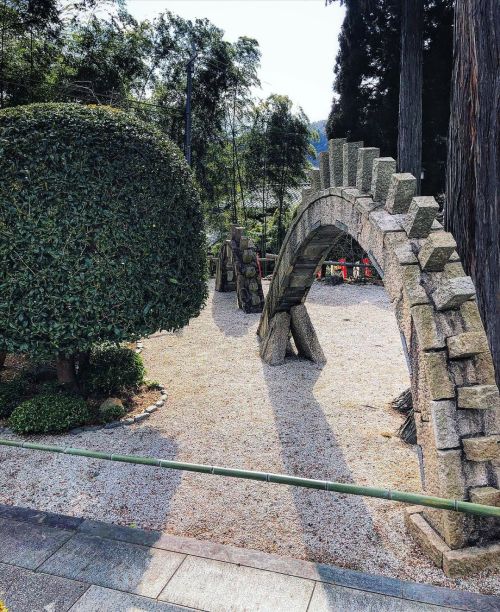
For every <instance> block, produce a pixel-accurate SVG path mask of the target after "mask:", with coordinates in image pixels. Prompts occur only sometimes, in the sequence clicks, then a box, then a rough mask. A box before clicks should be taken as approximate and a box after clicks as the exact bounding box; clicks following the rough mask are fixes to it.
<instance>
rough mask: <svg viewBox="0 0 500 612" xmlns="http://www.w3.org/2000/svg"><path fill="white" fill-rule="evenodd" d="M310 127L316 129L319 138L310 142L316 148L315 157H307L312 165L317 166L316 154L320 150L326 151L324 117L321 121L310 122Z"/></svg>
mask: <svg viewBox="0 0 500 612" xmlns="http://www.w3.org/2000/svg"><path fill="white" fill-rule="evenodd" d="M311 127H312V128H313V129H315V130H317V131H318V133H319V140H318V141H317V142H312V143H311V144H312V146H313V147H314V148H315V149H316V159H312V158H309V159H310V161H311V163H312V164H313V166H318V155H319V153H321V152H322V151H328V138H327V137H326V129H325V128H326V119H324V120H323V121H315V122H314V123H311Z"/></svg>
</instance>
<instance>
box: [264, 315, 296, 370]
mask: <svg viewBox="0 0 500 612" xmlns="http://www.w3.org/2000/svg"><path fill="white" fill-rule="evenodd" d="M289 335H290V315H289V313H288V312H277V313H276V314H275V315H274V317H273V318H272V319H271V321H270V323H269V329H268V332H267V335H266V337H265V338H264V339H263V340H262V343H261V347H260V356H261V357H262V359H263V360H264V361H265V362H266V363H267V364H269V365H272V366H274V365H281V364H282V363H283V362H284V361H285V354H286V347H287V344H288V337H289Z"/></svg>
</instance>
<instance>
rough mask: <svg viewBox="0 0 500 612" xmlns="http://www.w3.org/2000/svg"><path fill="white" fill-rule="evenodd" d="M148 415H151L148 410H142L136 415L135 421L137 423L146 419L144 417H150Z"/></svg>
mask: <svg viewBox="0 0 500 612" xmlns="http://www.w3.org/2000/svg"><path fill="white" fill-rule="evenodd" d="M148 416H149V413H148V412H141V413H140V414H137V415H136V416H135V417H134V421H135V422H136V423H139V422H140V421H144V419H147V418H148Z"/></svg>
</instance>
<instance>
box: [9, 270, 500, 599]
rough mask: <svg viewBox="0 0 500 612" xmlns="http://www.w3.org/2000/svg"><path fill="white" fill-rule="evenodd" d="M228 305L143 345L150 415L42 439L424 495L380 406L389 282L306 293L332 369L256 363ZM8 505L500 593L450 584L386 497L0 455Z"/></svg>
mask: <svg viewBox="0 0 500 612" xmlns="http://www.w3.org/2000/svg"><path fill="white" fill-rule="evenodd" d="M267 286H268V283H267V282H265V283H264V289H265V290H266V289H267ZM212 289H213V285H212ZM235 300H236V298H235V294H234V293H233V294H230V293H229V294H217V293H216V294H214V293H213V291H211V293H210V299H209V301H208V304H207V306H206V308H205V309H204V311H203V312H202V314H201V316H200V317H199V318H197V319H195V320H193V321H192V322H191V324H190V325H189V326H188V327H187V328H185V329H184V330H183V331H181V332H178V333H175V334H170V333H164V332H161V333H158V334H156V335H154V336H153V337H151V338H149V339H146V340H144V349H143V357H144V360H145V363H146V367H147V370H148V377H149V378H151V379H153V380H158V381H160V382H161V383H164V384H165V385H166V388H167V391H168V400H167V402H166V404H165V406H164V407H163V408H162V409H161V410H160V411H157V412H154V413H153V414H152V415H151V417H150V418H149V419H148V420H147V421H145V422H143V423H138V424H134V425H131V426H130V427H127V428H121V429H118V430H117V429H115V430H111V431H110V430H105V429H104V430H101V431H97V432H83V433H81V434H78V435H75V436H71V437H70V439H69V438H68V437H67V436H44V437H39V438H38V440H40V441H41V442H45V443H56V444H71V446H80V447H86V448H93V449H102V450H106V451H111V452H119V453H134V454H139V455H140V454H144V455H154V456H161V457H163V458H176V459H178V460H182V461H192V462H197V463H209V464H218V465H223V466H227V467H235V468H244V469H253V470H264V471H272V472H284V473H288V474H294V475H298V476H308V477H314V478H326V479H330V480H340V481H345V482H348V481H352V482H356V483H359V484H362V485H372V486H379V487H386V488H393V489H402V490H406V491H420V477H419V468H418V460H417V456H416V452H415V449H414V448H412V447H410V446H407V445H405V444H404V443H402V442H401V440H399V439H398V438H397V437H395V436H394V435H393V434H394V432H395V431H396V430H397V428H398V426H399V425H400V424H401V421H402V417H401V416H400V415H399V414H397V413H395V412H394V411H392V410H391V409H390V408H389V407H388V406H387V403H388V402H389V401H390V400H391V399H392V398H394V397H395V396H396V395H397V394H399V393H400V392H401V391H403V390H404V389H405V388H406V387H407V386H408V385H409V380H408V373H407V369H406V364H405V360H404V356H403V351H402V348H401V344H400V338H399V332H398V329H397V325H396V320H395V317H394V315H393V313H392V311H391V308H390V305H389V303H388V300H387V298H386V294H385V292H384V290H383V288H382V287H376V286H347V285H341V286H337V287H331V286H325V285H321V284H317V283H316V284H315V285H314V286H313V288H312V290H311V293H310V295H309V297H308V300H307V307H308V310H309V313H310V315H311V318H312V320H313V323H314V325H315V328H316V330H317V333H318V336H319V340H320V342H321V345H322V347H323V350H324V352H325V355H326V357H327V359H328V363H327V364H326V366H325V367H324V368H323V369H318V368H317V367H315V366H314V365H313V364H312V363H310V362H307V361H302V360H299V359H291V360H288V361H287V362H286V363H285V364H284V365H283V366H278V367H270V366H267V365H265V364H263V363H262V361H261V360H260V358H259V354H258V341H257V337H256V333H255V332H256V329H257V325H258V321H259V315H245V314H244V313H243V312H242V311H240V310H238V309H237V307H236V303H235ZM0 503H10V504H17V505H21V506H30V507H35V508H38V509H40V510H49V511H54V512H62V513H66V514H72V515H78V516H85V517H89V518H94V519H101V520H105V521H111V522H116V523H119V524H123V525H135V526H138V527H143V528H149V529H162V530H164V531H167V532H169V533H173V534H177V535H185V536H192V537H196V538H200V539H206V540H212V541H216V542H220V543H224V544H233V545H236V546H242V547H246V548H255V549H259V550H263V551H267V552H272V553H277V554H280V555H284V556H291V557H296V558H302V559H309V560H313V561H318V562H324V563H333V564H336V565H340V566H344V567H349V568H352V569H358V570H362V571H365V572H373V573H378V574H383V575H386V576H393V577H397V578H402V579H409V580H416V581H420V582H427V583H432V584H436V585H442V586H448V587H456V588H462V589H468V590H471V591H477V592H483V593H500V580H499V574H498V573H493V572H488V571H486V572H483V573H482V574H480V575H479V576H476V577H474V578H470V579H457V580H450V579H447V578H446V577H445V576H444V575H443V573H442V572H441V570H438V569H436V568H435V567H434V566H433V565H432V563H431V562H430V561H429V560H428V559H427V558H426V557H425V556H424V555H423V554H422V553H421V552H420V551H419V548H418V547H417V546H416V545H415V544H414V543H413V541H412V540H411V538H410V537H409V536H408V535H407V533H406V531H405V528H404V525H403V507H402V505H399V504H396V503H392V502H385V501H381V500H375V499H369V498H362V497H354V496H346V495H339V494H331V493H328V494H327V493H324V492H320V491H310V490H306V489H295V488H291V487H286V486H281V485H270V484H266V483H259V482H249V481H244V480H236V479H228V478H221V477H215V476H206V475H197V474H189V473H180V472H170V471H166V470H159V469H154V468H148V467H144V466H132V465H126V464H119V463H107V462H104V461H97V460H90V459H84V458H76V457H69V456H62V455H50V454H45V453H35V452H33V451H24V450H20V449H7V448H0Z"/></svg>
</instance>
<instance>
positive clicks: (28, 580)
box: [0, 565, 88, 612]
mask: <svg viewBox="0 0 500 612" xmlns="http://www.w3.org/2000/svg"><path fill="white" fill-rule="evenodd" d="M6 567H9V568H11V570H13V571H11V572H10V576H9V577H8V579H7V581H6V582H4V577H3V576H4V573H3V571H2V568H0V597H1V598H2V601H3V602H4V603H5V605H6V606H7V609H8V610H9V612H48V611H50V612H67V610H69V609H70V608H71V606H72V605H73V604H74V603H75V602H76V601H77V600H78V599H80V597H81V596H82V595H83V594H84V593H85V591H86V590H87V589H88V584H84V583H82V582H76V581H74V580H68V579H67V578H60V577H59V576H51V575H49V574H42V573H41V572H32V571H30V570H26V569H21V568H18V567H15V566H13V565H11V566H6Z"/></svg>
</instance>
